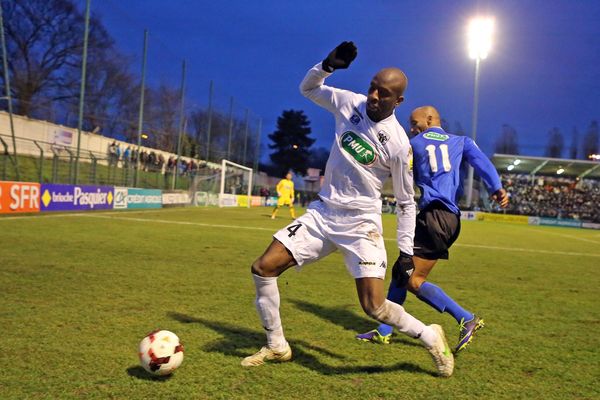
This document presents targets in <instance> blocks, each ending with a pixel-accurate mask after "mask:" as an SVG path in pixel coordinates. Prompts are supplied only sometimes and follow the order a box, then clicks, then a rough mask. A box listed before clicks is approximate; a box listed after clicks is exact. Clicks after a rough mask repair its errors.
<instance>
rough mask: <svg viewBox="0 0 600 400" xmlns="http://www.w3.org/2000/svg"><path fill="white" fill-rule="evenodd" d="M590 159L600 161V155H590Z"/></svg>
mask: <svg viewBox="0 0 600 400" xmlns="http://www.w3.org/2000/svg"><path fill="white" fill-rule="evenodd" d="M588 158H589V159H590V160H596V161H598V160H600V154H590V155H589V156H588Z"/></svg>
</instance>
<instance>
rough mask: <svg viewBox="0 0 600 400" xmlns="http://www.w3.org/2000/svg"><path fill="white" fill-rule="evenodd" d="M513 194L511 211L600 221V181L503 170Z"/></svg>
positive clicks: (503, 181)
mask: <svg viewBox="0 0 600 400" xmlns="http://www.w3.org/2000/svg"><path fill="white" fill-rule="evenodd" d="M501 178H502V185H503V186H504V188H505V189H506V191H507V192H508V194H509V196H510V204H509V206H508V208H507V209H506V212H507V213H508V214H520V215H531V216H538V217H551V218H570V219H575V220H581V221H586V222H600V181H597V180H591V179H579V180H577V179H575V178H568V177H559V176H557V177H548V176H535V177H533V178H532V177H531V176H530V175H520V174H502V175H501Z"/></svg>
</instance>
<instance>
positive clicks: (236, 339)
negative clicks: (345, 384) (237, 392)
mask: <svg viewBox="0 0 600 400" xmlns="http://www.w3.org/2000/svg"><path fill="white" fill-rule="evenodd" d="M168 316H169V317H171V318H173V319H174V320H176V321H179V322H182V323H186V324H189V323H194V324H201V325H203V326H205V327H207V328H209V329H212V330H213V331H214V332H216V333H218V334H219V335H222V336H223V338H222V339H217V340H215V341H213V342H210V343H207V344H205V345H204V346H203V350H204V351H207V352H218V353H222V354H224V355H226V356H232V357H236V358H238V359H239V360H240V361H241V359H242V358H244V357H246V356H249V355H251V354H252V353H253V352H254V351H256V350H257V349H258V346H259V345H261V344H262V343H264V342H265V335H264V333H263V332H260V331H255V330H250V329H246V328H241V327H239V326H237V325H232V324H228V323H225V322H220V321H219V322H217V321H209V320H207V319H204V318H198V317H192V316H189V315H186V314H181V313H177V312H170V313H168ZM288 339H289V341H290V345H291V346H292V350H293V352H294V356H293V362H295V363H296V364H299V365H302V366H303V367H305V368H308V369H311V370H313V371H316V372H318V373H320V374H323V375H344V374H356V373H364V372H367V373H381V372H393V371H406V372H417V373H424V374H429V375H433V376H435V374H434V373H433V372H430V371H427V370H425V369H423V368H421V367H420V366H418V365H415V364H412V363H407V362H401V363H397V364H394V365H356V366H347V365H342V366H333V365H328V364H325V363H324V362H322V361H321V360H320V359H321V358H322V357H329V358H332V359H335V360H337V361H338V362H340V361H341V362H344V361H345V360H347V357H346V356H343V355H339V354H336V353H334V352H331V351H329V350H327V349H324V348H322V347H319V346H315V345H311V344H310V343H307V342H305V341H303V340H294V339H290V338H288ZM312 353H319V356H317V355H314V354H312ZM348 362H349V363H350V362H353V361H352V360H349V361H348ZM240 368H241V367H240Z"/></svg>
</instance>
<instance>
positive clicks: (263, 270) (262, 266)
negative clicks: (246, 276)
mask: <svg viewBox="0 0 600 400" xmlns="http://www.w3.org/2000/svg"><path fill="white" fill-rule="evenodd" d="M251 272H252V273H253V274H255V275H258V276H262V277H270V276H279V275H280V274H281V272H283V270H282V268H280V266H278V265H276V264H274V263H273V262H272V259H269V258H268V257H265V256H264V255H262V256H260V257H258V258H257V259H256V260H255V261H254V262H253V263H252V267H251Z"/></svg>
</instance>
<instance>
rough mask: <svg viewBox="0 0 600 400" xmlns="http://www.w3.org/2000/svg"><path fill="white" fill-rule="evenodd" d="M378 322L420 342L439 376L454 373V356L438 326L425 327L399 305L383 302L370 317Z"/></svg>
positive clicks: (387, 301)
mask: <svg viewBox="0 0 600 400" xmlns="http://www.w3.org/2000/svg"><path fill="white" fill-rule="evenodd" d="M371 316H372V317H373V318H375V319H376V320H377V321H379V322H383V323H384V324H387V325H391V326H393V327H395V328H396V329H398V330H399V331H400V332H402V333H404V334H406V335H408V336H410V337H412V338H416V339H419V340H421V342H422V343H423V345H424V346H425V348H427V350H428V351H429V353H430V354H431V357H432V359H433V362H434V363H435V366H436V368H437V370H438V373H439V374H440V375H441V376H445V377H448V376H451V375H452V372H453V371H454V356H453V355H452V351H450V347H449V346H448V342H447V341H446V335H445V334H444V331H443V329H442V327H441V326H439V325H425V324H424V323H423V322H421V321H419V320H418V319H416V318H415V317H413V316H412V315H410V314H409V313H408V312H406V311H405V310H404V307H402V306H401V305H400V304H396V303H394V302H391V301H389V300H387V299H386V300H385V301H384V302H383V304H382V305H381V306H380V307H379V308H378V309H377V310H375V311H374V312H373V314H372V315H371Z"/></svg>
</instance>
